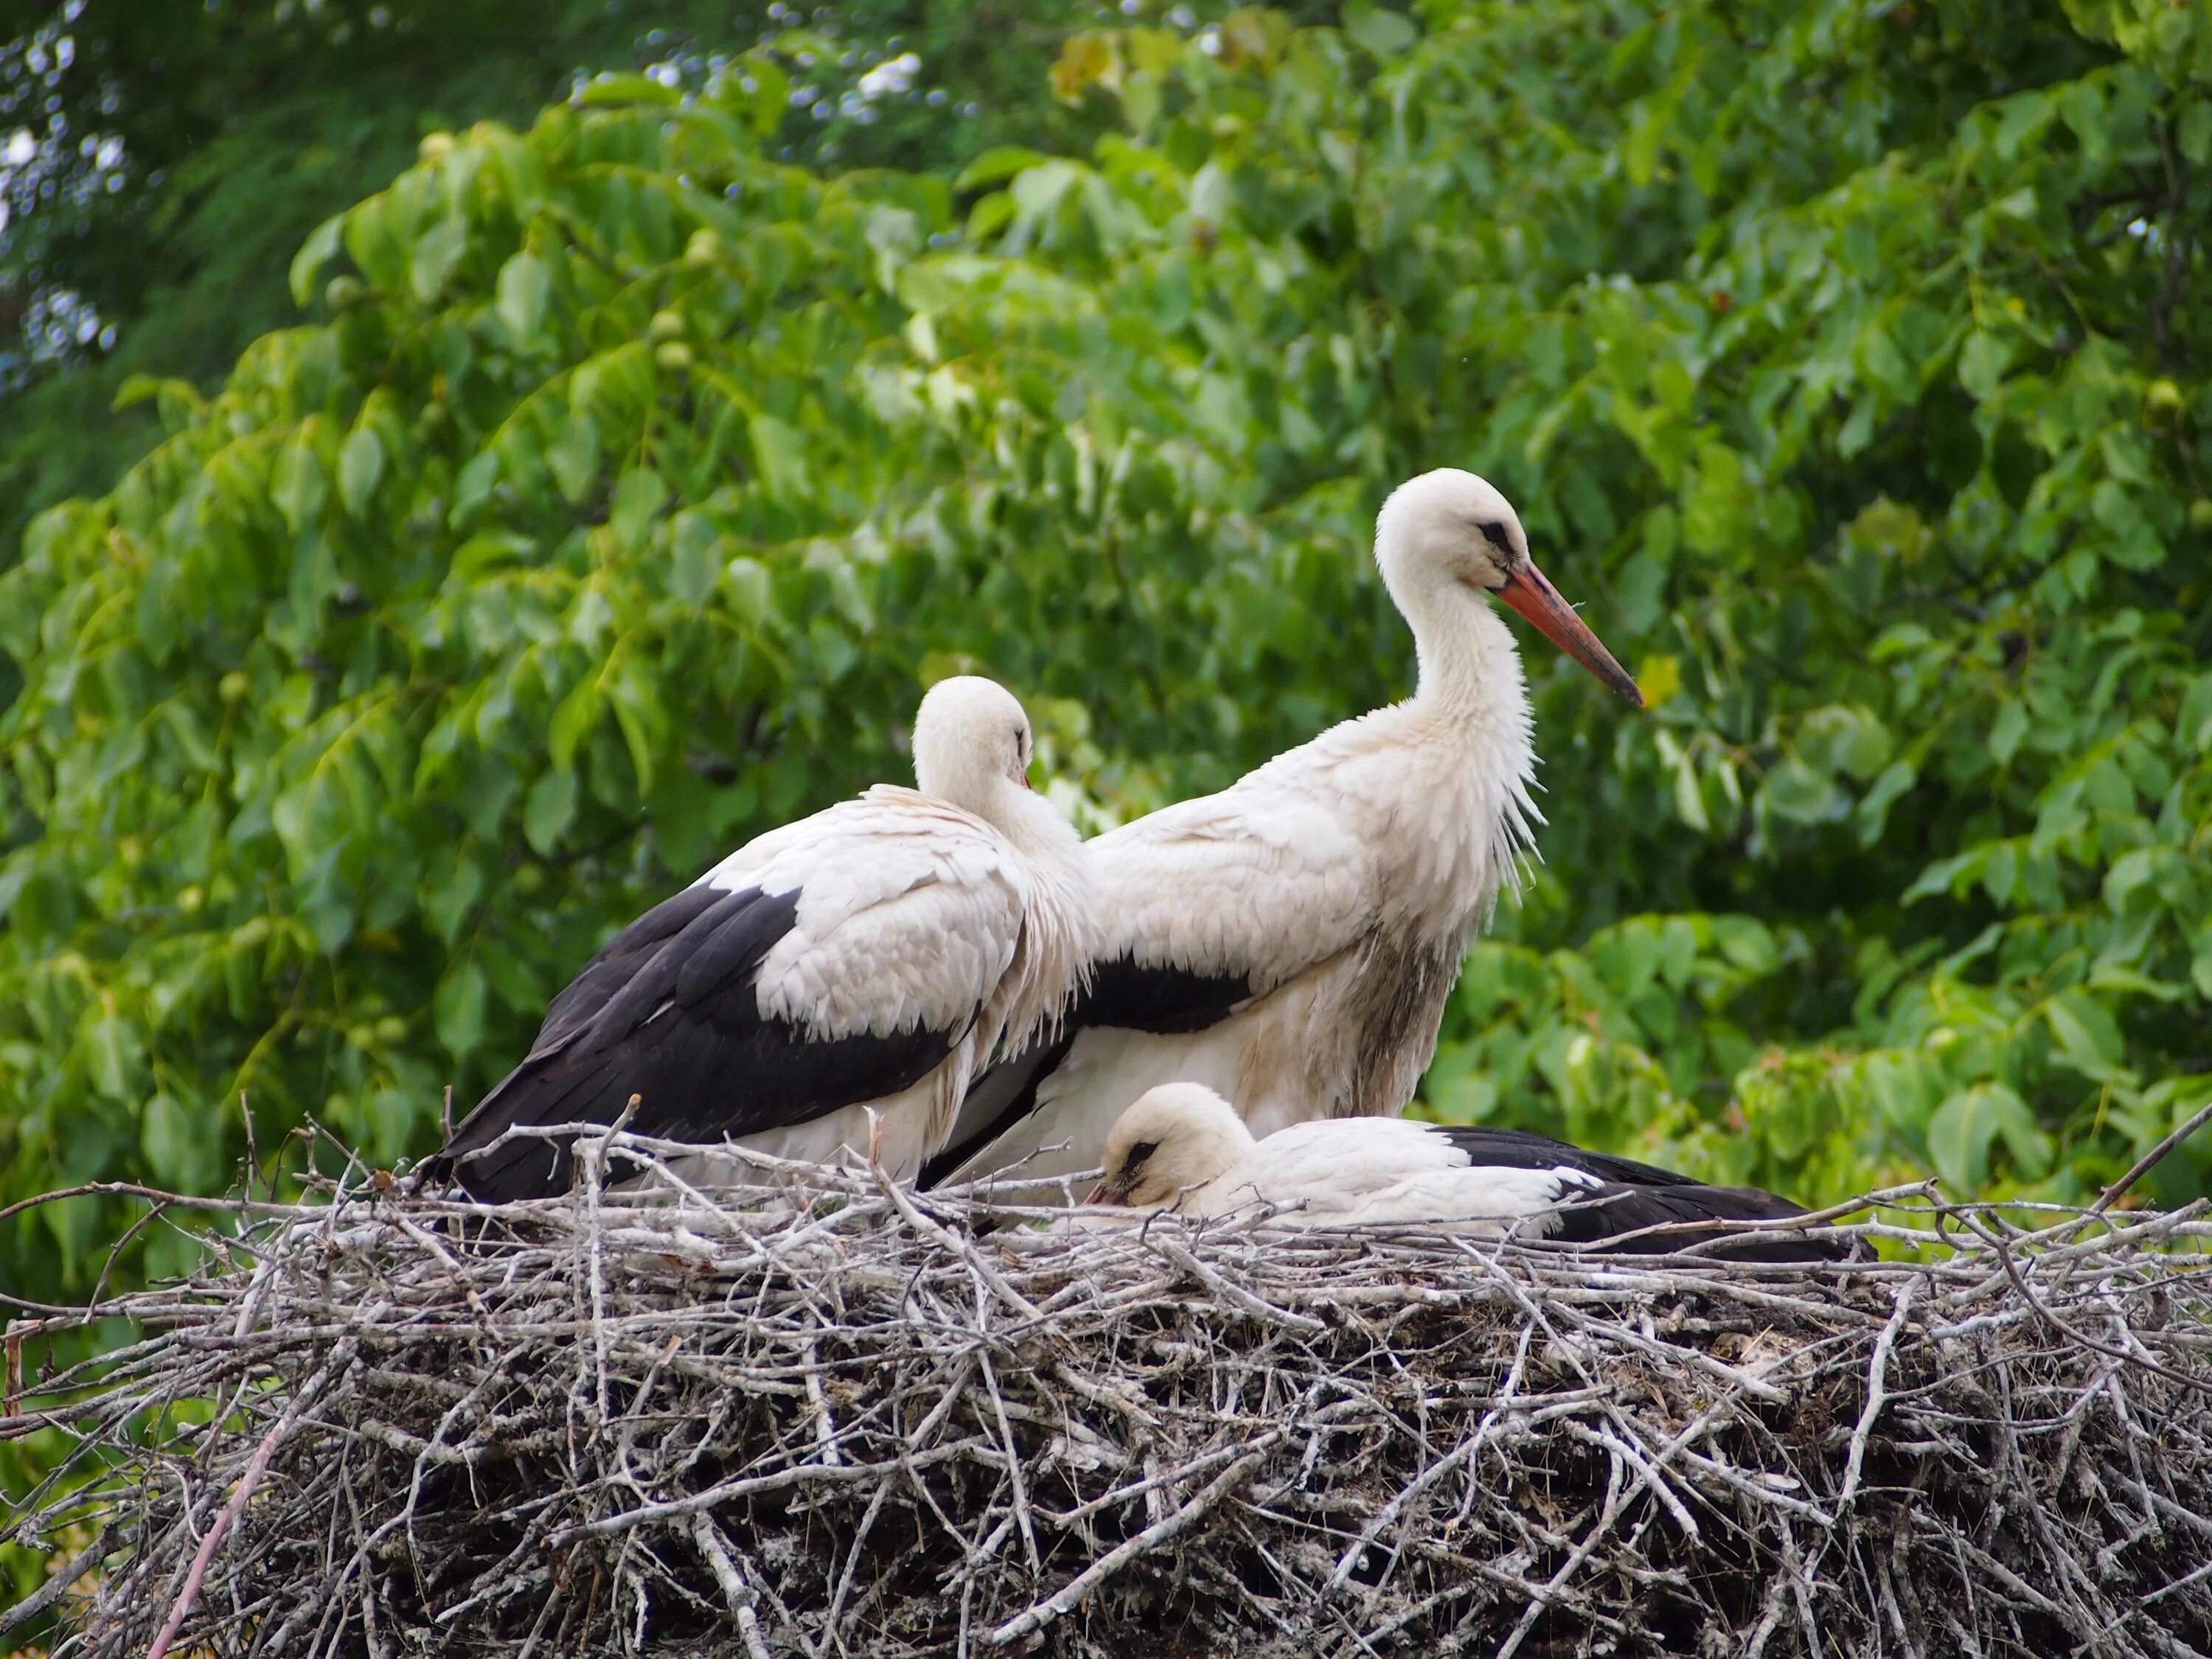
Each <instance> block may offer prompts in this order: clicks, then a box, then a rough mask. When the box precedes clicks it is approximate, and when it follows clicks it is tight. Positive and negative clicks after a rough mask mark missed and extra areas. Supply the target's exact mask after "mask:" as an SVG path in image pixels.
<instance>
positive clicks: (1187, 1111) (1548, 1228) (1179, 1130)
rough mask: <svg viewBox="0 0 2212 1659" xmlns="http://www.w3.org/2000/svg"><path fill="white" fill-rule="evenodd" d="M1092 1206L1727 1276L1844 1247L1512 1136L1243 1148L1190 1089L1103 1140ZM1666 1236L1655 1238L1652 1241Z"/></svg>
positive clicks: (1248, 1136) (1628, 1166)
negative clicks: (1629, 1253)
mask: <svg viewBox="0 0 2212 1659" xmlns="http://www.w3.org/2000/svg"><path fill="white" fill-rule="evenodd" d="M1105 1164H1106V1177H1105V1179H1104V1180H1103V1181H1101V1182H1099V1183H1098V1186H1097V1188H1096V1189H1095V1190H1093V1191H1092V1193H1091V1196H1090V1198H1089V1199H1088V1200H1085V1201H1086V1202H1089V1203H1092V1204H1109V1205H1115V1206H1121V1207H1125V1208H1128V1209H1136V1210H1171V1211H1173V1212H1176V1214H1178V1215H1186V1216H1193V1217H1203V1216H1225V1215H1232V1214H1234V1213H1236V1212H1237V1211H1239V1210H1243V1209H1248V1208H1250V1207H1251V1206H1255V1205H1262V1204H1265V1205H1274V1206H1283V1207H1284V1208H1285V1214H1284V1215H1283V1217H1282V1219H1283V1220H1284V1221H1285V1223H1288V1224H1290V1225H1298V1226H1315V1227H1329V1226H1346V1225H1358V1224H1361V1223H1367V1224H1386V1223H1394V1224H1397V1225H1409V1224H1418V1223H1422V1222H1434V1223H1440V1224H1443V1225H1448V1226H1450V1227H1452V1228H1454V1229H1455V1230H1459V1231H1476V1232H1485V1233H1499V1232H1505V1231H1520V1232H1522V1233H1526V1234H1533V1235H1534V1237H1539V1238H1555V1239H1559V1240H1561V1241H1563V1242H1565V1243H1577V1244H1589V1245H1595V1246H1596V1247H1597V1248H1599V1249H1632V1250H1642V1251H1645V1252H1648V1253H1657V1254H1664V1253H1666V1252H1668V1251H1671V1250H1680V1249H1690V1248H1692V1246H1699V1247H1705V1248H1707V1249H1710V1251H1711V1253H1712V1254H1714V1255H1725V1256H1726V1257H1728V1258H1729V1260H1731V1261H1805V1262H1818V1261H1833V1260H1835V1259H1837V1258H1838V1257H1840V1256H1843V1255H1847V1254H1848V1253H1849V1247H1848V1245H1846V1244H1839V1243H1836V1242H1833V1241H1831V1240H1827V1239H1821V1238H1814V1237H1807V1236H1805V1235H1803V1234H1791V1233H1778V1232H1765V1231H1760V1232H1750V1233H1747V1232H1746V1231H1745V1230H1742V1229H1734V1228H1729V1227H1726V1226H1714V1225H1711V1224H1713V1223H1716V1222H1719V1223H1728V1222H1757V1221H1784V1220H1787V1219H1788V1218H1790V1217H1792V1216H1798V1215H1802V1214H1804V1213H1805V1212H1804V1211H1803V1209H1802V1208H1801V1207H1800V1206H1797V1205H1795V1204H1792V1203H1791V1202H1790V1200H1788V1199H1786V1198H1777V1197H1776V1196H1775V1195H1774V1194H1771V1193H1767V1192H1761V1191H1760V1190H1759V1188H1755V1187H1708V1186H1705V1185H1704V1184H1702V1183H1701V1182H1695V1181H1692V1180H1691V1179H1690V1178H1689V1177H1688V1176H1680V1175H1676V1174H1675V1173H1674V1171H1673V1170H1662V1169H1657V1168H1655V1167H1654V1166H1653V1165H1651V1164H1638V1163H1637V1162H1636V1161H1635V1160H1633V1159H1632V1158H1610V1157H1607V1155H1606V1154H1604V1153H1602V1152H1583V1150H1582V1149H1581V1148H1579V1147H1576V1146H1567V1145H1565V1144H1564V1143H1563V1142H1560V1141H1557V1140H1547V1139H1545V1138H1544V1137H1543V1136H1541V1135H1532V1134H1526V1133H1522V1131H1520V1130H1518V1129H1496V1128H1482V1127H1476V1128H1446V1127H1443V1126H1441V1125H1438V1124H1434V1123H1417V1122H1414V1121H1412V1120H1411V1119H1408V1118H1371V1117H1370V1118H1338V1119H1324V1120H1320V1121H1312V1122H1306V1123H1294V1124H1292V1125H1291V1127H1288V1128H1286V1129H1279V1130H1277V1131H1276V1132H1275V1133H1273V1134H1271V1135H1269V1136H1268V1137H1267V1139H1264V1140H1255V1139H1253V1138H1252V1132H1251V1131H1250V1130H1249V1129H1248V1128H1246V1127H1244V1120H1243V1118H1242V1117H1240V1116H1239V1115H1237V1109H1236V1108H1235V1107H1233V1106H1231V1104H1230V1103H1228V1102H1227V1101H1225V1100H1224V1099H1223V1098H1222V1097H1220V1096H1219V1095H1218V1094H1216V1093H1214V1091H1212V1090H1211V1089H1208V1088H1206V1087H1205V1086H1203V1085H1200V1084H1195V1083H1169V1084H1163V1085H1161V1086H1160V1087H1158V1088H1157V1089H1148V1090H1146V1091H1145V1093H1144V1094H1143V1095H1141V1096H1139V1097H1138V1099H1137V1101H1136V1103H1134V1104H1133V1105H1132V1106H1131V1107H1130V1108H1129V1109H1128V1110H1127V1111H1126V1112H1124V1113H1122V1114H1121V1116H1120V1117H1119V1118H1118V1119H1116V1120H1115V1124H1114V1127H1113V1129H1112V1131H1111V1132H1110V1133H1109V1134H1108V1135H1107V1137H1106V1157H1105ZM1654 1228H1659V1229H1665V1230H1666V1231H1658V1232H1652V1231H1647V1230H1648V1229H1654Z"/></svg>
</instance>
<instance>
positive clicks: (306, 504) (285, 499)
mask: <svg viewBox="0 0 2212 1659" xmlns="http://www.w3.org/2000/svg"><path fill="white" fill-rule="evenodd" d="M271 483H272V484H273V486H274V487H273V489H271V491H270V495H271V497H272V498H273V500H274V501H275V502H276V510H277V511H278V512H279V513H283V515H284V522H285V523H286V524H288V525H289V526H291V527H292V529H293V531H294V532H295V533H297V532H301V531H304V530H305V529H307V526H309V525H311V524H313V522H314V520H315V516H316V514H318V513H320V512H321V511H322V510H323V501H324V499H325V496H326V495H328V494H329V490H330V485H329V483H328V482H327V481H326V480H325V478H324V477H323V465H322V463H321V461H319V459H316V455H315V447H314V445H313V443H312V442H310V441H308V439H307V437H306V436H305V435H301V436H298V437H295V438H294V439H293V440H292V441H291V442H289V443H288V444H286V445H285V446H284V447H283V449H281V450H279V451H278V452H277V453H276V469H275V476H274V477H273V478H272V480H271Z"/></svg>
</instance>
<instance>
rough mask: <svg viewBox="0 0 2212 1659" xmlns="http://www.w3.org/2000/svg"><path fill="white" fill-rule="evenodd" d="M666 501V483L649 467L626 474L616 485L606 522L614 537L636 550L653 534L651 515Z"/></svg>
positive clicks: (642, 467) (657, 511)
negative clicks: (612, 529)
mask: <svg viewBox="0 0 2212 1659" xmlns="http://www.w3.org/2000/svg"><path fill="white" fill-rule="evenodd" d="M667 499H668V486H667V484H666V483H663V482H662V480H661V477H660V475H659V473H658V472H655V471H653V469H652V468H651V467H649V466H641V467H639V468H637V469H636V470H635V471H630V472H625V473H623V477H622V482H621V483H617V485H616V486H615V494H614V501H613V504H612V507H611V510H610V511H609V513H608V514H607V522H608V523H609V524H610V525H611V526H613V527H614V532H615V536H616V538H617V539H618V540H619V541H620V542H621V543H622V544H623V546H625V547H627V548H629V549H630V550H632V551H635V550H638V549H640V548H642V547H643V546H644V545H645V544H646V541H647V538H648V537H649V536H650V535H651V534H652V532H653V515H654V514H655V513H659V511H660V508H661V504H662V503H663V502H665V501H667Z"/></svg>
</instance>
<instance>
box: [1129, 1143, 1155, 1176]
mask: <svg viewBox="0 0 2212 1659" xmlns="http://www.w3.org/2000/svg"><path fill="white" fill-rule="evenodd" d="M1159 1149H1160V1143H1159V1142H1158V1141H1157V1140H1140V1141H1139V1142H1138V1143H1137V1144H1136V1145H1135V1146H1132V1147H1130V1148H1129V1156H1128V1157H1127V1158H1124V1159H1122V1160H1121V1167H1122V1168H1123V1169H1125V1170H1134V1169H1138V1168H1139V1167H1140V1166H1142V1164H1144V1162H1145V1160H1146V1158H1150V1157H1151V1156H1152V1154H1153V1153H1154V1152H1158V1151H1159Z"/></svg>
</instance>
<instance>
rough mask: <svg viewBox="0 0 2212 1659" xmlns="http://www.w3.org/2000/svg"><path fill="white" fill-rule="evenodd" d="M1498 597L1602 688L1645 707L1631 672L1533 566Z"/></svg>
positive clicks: (1509, 580)
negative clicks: (1585, 669) (1591, 676)
mask: <svg viewBox="0 0 2212 1659" xmlns="http://www.w3.org/2000/svg"><path fill="white" fill-rule="evenodd" d="M1498 598H1499V599H1503V600H1504V601H1505V603H1506V604H1508V605H1511V606H1512V607H1513V608H1514V609H1515V610H1516V611H1519V612H1520V613H1521V614H1522V616H1524V617H1527V618H1528V620H1529V621H1530V622H1532V623H1534V624H1535V626H1536V631H1537V632H1538V633H1540V634H1541V635H1543V636H1544V637H1545V638H1546V639H1547V640H1549V641H1551V642H1552V643H1553V645H1556V646H1558V647H1559V649H1560V650H1562V651H1564V652H1565V653H1567V654H1568V655H1569V656H1571V657H1572V658H1573V659H1575V660H1576V661H1577V662H1578V663H1580V664H1581V665H1583V667H1584V668H1587V669H1588V670H1589V671H1590V673H1591V674H1592V675H1594V676H1595V678H1597V680H1598V681H1599V682H1600V683H1601V684H1603V685H1605V686H1607V688H1608V689H1610V690H1613V691H1614V692H1615V693H1617V694H1618V695H1619V696H1620V697H1621V698H1622V699H1623V700H1624V701H1626V702H1629V703H1631V704H1632V705H1633V706H1635V707H1636V708H1643V707H1644V693H1643V692H1641V691H1639V690H1637V687H1636V681H1635V680H1634V679H1633V678H1632V677H1631V676H1630V674H1629V672H1628V671H1627V670H1626V669H1625V668H1623V667H1622V666H1621V665H1620V664H1619V663H1617V662H1615V661H1614V660H1613V653H1612V652H1610V651H1608V650H1607V649H1606V648H1605V647H1604V646H1603V645H1602V644H1601V643H1600V642H1599V641H1598V637H1597V635H1595V634H1593V633H1591V632H1590V631H1589V627H1588V625H1587V624H1585V623H1583V619H1582V618H1581V617H1577V615H1575V611H1574V607H1573V606H1572V605H1569V604H1568V603H1567V602H1566V601H1565V599H1561V598H1560V597H1559V589H1558V588H1556V587H1554V586H1552V584H1551V580H1550V579H1549V578H1547V576H1546V575H1545V574H1544V573H1543V572H1542V571H1541V570H1539V569H1537V568H1536V567H1535V566H1534V564H1524V565H1523V566H1522V568H1520V569H1518V570H1516V571H1515V572H1514V573H1513V574H1511V575H1510V576H1508V577H1507V578H1506V579H1505V586H1503V587H1501V588H1499V589H1498Z"/></svg>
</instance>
